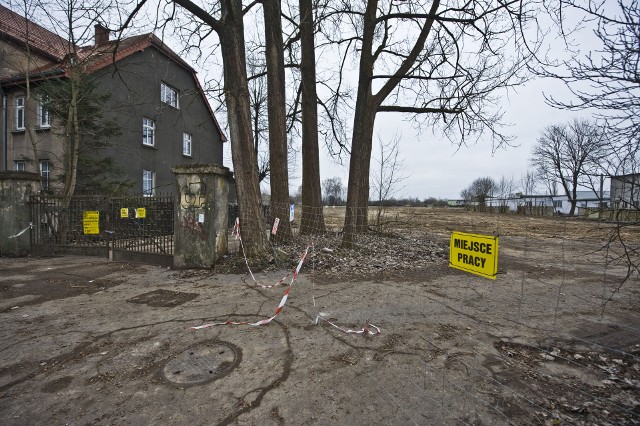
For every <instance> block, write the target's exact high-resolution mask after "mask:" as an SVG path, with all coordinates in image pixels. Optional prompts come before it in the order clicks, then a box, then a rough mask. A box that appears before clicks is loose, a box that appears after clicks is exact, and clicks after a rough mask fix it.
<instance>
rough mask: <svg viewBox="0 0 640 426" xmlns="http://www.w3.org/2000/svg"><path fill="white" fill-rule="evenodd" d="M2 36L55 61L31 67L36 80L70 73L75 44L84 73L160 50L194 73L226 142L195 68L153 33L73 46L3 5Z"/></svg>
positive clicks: (17, 79) (13, 79)
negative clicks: (153, 49) (70, 60)
mask: <svg viewBox="0 0 640 426" xmlns="http://www.w3.org/2000/svg"><path fill="white" fill-rule="evenodd" d="M107 34H108V33H107ZM0 36H4V37H8V38H11V39H12V40H13V41H14V42H16V43H17V44H21V45H24V44H25V42H28V44H29V48H30V49H32V50H34V51H38V53H40V54H42V55H44V56H46V57H48V58H50V59H52V60H53V61H54V63H52V64H47V65H44V66H41V67H39V68H35V69H33V70H32V72H31V77H32V79H36V80H37V79H47V78H51V77H53V76H60V75H67V73H68V71H67V63H66V61H67V60H68V58H69V56H70V55H69V52H70V49H71V48H74V47H75V49H73V50H75V54H76V55H77V58H78V60H79V61H80V62H82V63H83V65H84V67H85V72H87V73H93V72H96V71H98V70H101V69H103V68H105V67H108V66H109V65H112V64H114V63H116V62H118V61H120V60H122V59H124V58H126V57H129V56H131V55H133V54H135V53H137V52H142V51H143V50H145V49H148V48H150V47H152V48H155V49H158V50H159V51H160V52H162V53H164V54H165V55H166V56H168V57H169V58H170V59H171V60H173V61H174V62H175V63H177V64H178V65H180V66H181V67H183V68H184V69H185V70H187V71H188V72H189V73H190V74H191V75H192V77H193V82H194V84H195V85H196V87H197V88H198V92H199V94H200V96H201V97H202V100H203V102H204V103H205V105H206V106H207V109H208V111H209V114H210V115H211V118H212V119H213V122H214V123H215V126H216V129H217V130H218V134H219V135H220V140H221V141H222V142H226V141H227V138H226V136H225V135H224V133H223V132H222V128H221V127H220V124H219V123H218V120H217V119H216V117H215V114H214V113H213V110H212V109H211V105H209V101H208V100H207V99H206V97H205V95H204V91H203V89H202V86H201V85H200V82H199V81H198V77H197V75H196V71H195V70H194V69H193V67H191V66H190V65H189V64H188V63H187V62H186V61H185V60H184V59H182V58H181V57H180V56H179V55H178V54H176V53H175V52H174V51H173V50H171V49H170V48H169V47H168V46H167V45H166V44H165V43H164V42H163V41H162V40H160V39H159V38H158V37H156V36H155V35H154V34H153V33H148V34H142V35H137V36H132V37H128V38H124V39H116V40H111V41H107V42H106V43H101V44H97V45H93V46H84V47H77V46H73V45H71V44H70V43H69V42H68V41H67V40H65V39H64V38H62V37H60V36H58V35H57V34H55V33H53V32H51V31H49V30H47V29H45V28H43V27H41V26H40V25H38V24H36V23H34V22H32V21H30V20H27V19H25V17H24V16H21V15H19V14H17V13H15V12H13V11H11V10H10V9H7V8H6V7H4V6H1V5H0ZM107 38H108V35H107ZM24 79H25V76H24V74H15V75H13V76H8V77H6V78H3V81H2V82H3V83H5V84H6V83H9V84H20V83H21V82H22V81H24Z"/></svg>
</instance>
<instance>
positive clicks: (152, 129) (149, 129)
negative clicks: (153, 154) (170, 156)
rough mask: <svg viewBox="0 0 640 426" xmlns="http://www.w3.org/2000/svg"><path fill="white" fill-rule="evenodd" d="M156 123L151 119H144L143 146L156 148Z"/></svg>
mask: <svg viewBox="0 0 640 426" xmlns="http://www.w3.org/2000/svg"><path fill="white" fill-rule="evenodd" d="M155 139H156V123H155V121H153V120H152V119H150V118H147V117H142V145H146V146H154V145H155V143H156V140H155Z"/></svg>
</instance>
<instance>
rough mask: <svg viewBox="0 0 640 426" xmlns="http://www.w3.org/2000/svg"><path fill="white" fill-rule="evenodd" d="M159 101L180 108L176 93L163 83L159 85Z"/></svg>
mask: <svg viewBox="0 0 640 426" xmlns="http://www.w3.org/2000/svg"><path fill="white" fill-rule="evenodd" d="M160 100H161V101H162V102H164V103H165V104H167V105H171V106H172V107H174V108H180V106H179V103H178V91H177V90H176V89H175V88H173V87H171V86H169V85H168V84H165V83H160Z"/></svg>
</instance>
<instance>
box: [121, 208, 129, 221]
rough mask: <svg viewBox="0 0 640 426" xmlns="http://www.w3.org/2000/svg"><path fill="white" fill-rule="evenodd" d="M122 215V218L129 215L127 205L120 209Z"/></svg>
mask: <svg viewBox="0 0 640 426" xmlns="http://www.w3.org/2000/svg"><path fill="white" fill-rule="evenodd" d="M120 217H121V218H122V219H124V218H127V217H129V209H128V208H127V207H123V208H121V209H120Z"/></svg>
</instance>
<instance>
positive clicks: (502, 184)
mask: <svg viewBox="0 0 640 426" xmlns="http://www.w3.org/2000/svg"><path fill="white" fill-rule="evenodd" d="M515 188H516V183H515V181H514V180H513V177H510V178H508V177H506V176H502V177H501V178H500V180H499V181H498V182H497V183H496V187H495V194H494V195H495V196H497V197H498V198H499V202H500V206H499V207H500V213H507V211H508V209H507V207H508V200H509V198H511V196H512V195H513V192H514V190H515Z"/></svg>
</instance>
